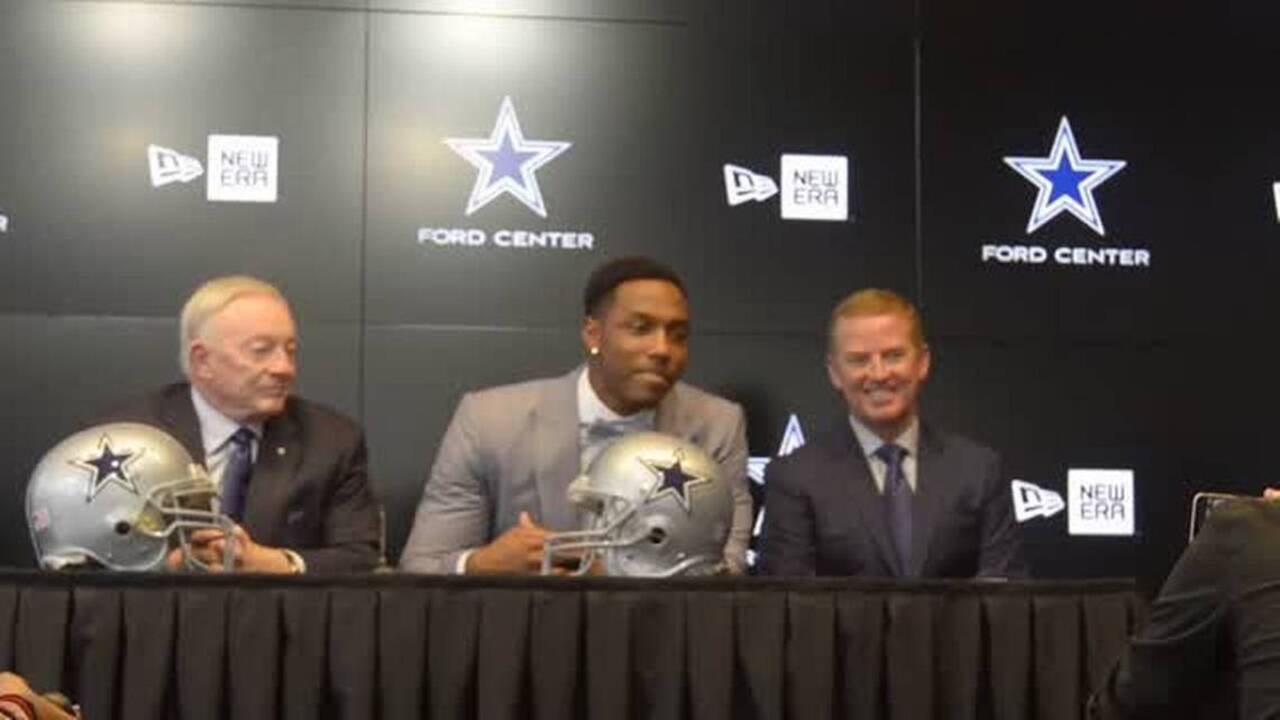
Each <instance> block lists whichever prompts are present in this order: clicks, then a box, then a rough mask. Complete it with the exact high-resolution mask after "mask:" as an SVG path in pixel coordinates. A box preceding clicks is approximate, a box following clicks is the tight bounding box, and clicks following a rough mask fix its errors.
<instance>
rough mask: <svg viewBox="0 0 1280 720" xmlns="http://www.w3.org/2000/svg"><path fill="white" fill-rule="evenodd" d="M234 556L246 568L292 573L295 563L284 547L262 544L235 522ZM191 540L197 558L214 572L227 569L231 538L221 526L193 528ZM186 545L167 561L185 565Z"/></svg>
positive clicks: (239, 566)
mask: <svg viewBox="0 0 1280 720" xmlns="http://www.w3.org/2000/svg"><path fill="white" fill-rule="evenodd" d="M233 534H234V536H235V538H234V543H233V547H232V557H233V559H234V567H235V569H236V570H237V571H242V572H264V573H292V572H294V567H293V565H292V564H291V563H290V562H289V558H288V556H286V555H285V553H284V551H283V550H282V549H280V548H274V547H268V546H266V545H259V544H258V543H256V542H254V541H253V538H251V537H249V533H247V532H245V529H244V528H242V527H240V526H239V525H236V526H235V530H234V533H233ZM187 540H188V542H189V544H190V545H191V554H192V555H193V556H195V559H196V560H199V561H200V562H202V563H204V564H205V565H206V566H208V567H209V569H210V570H212V571H213V572H223V571H224V567H223V552H224V550H225V549H226V546H227V539H226V537H225V535H224V533H223V532H222V531H221V530H214V529H212V528H206V529H202V530H196V531H195V532H192V533H191V534H190V535H189V536H188V537H187ZM183 561H184V559H183V557H182V548H177V549H175V550H173V551H172V552H170V553H169V557H168V559H167V564H168V565H169V568H170V569H175V570H176V569H179V568H181V567H183Z"/></svg>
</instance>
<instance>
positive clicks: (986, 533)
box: [760, 417, 1027, 578]
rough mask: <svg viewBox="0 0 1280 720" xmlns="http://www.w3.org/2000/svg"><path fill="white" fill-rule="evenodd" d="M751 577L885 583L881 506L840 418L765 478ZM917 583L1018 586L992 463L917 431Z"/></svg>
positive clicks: (978, 449)
mask: <svg viewBox="0 0 1280 720" xmlns="http://www.w3.org/2000/svg"><path fill="white" fill-rule="evenodd" d="M764 487H765V504H764V507H765V510H764V513H765V517H764V531H763V536H762V537H761V538H760V552H761V555H760V571H761V572H762V573H763V574H766V575H838V576H859V577H894V576H897V575H899V574H900V573H898V572H896V565H897V562H896V561H895V560H894V559H893V558H894V552H893V544H892V540H891V539H890V535H889V529H888V525H887V524H886V522H885V518H884V498H883V496H882V495H880V493H879V492H878V491H877V490H876V485H875V479H874V478H873V477H872V475H871V468H870V466H869V465H868V464H867V459H866V457H865V456H864V455H863V454H862V448H861V447H860V446H859V445H858V441H857V438H856V436H855V435H854V434H853V428H851V427H850V426H849V420H848V418H845V417H842V418H840V421H839V422H838V423H836V424H835V425H834V426H832V427H831V428H829V429H828V430H827V431H826V432H825V433H823V434H821V435H819V436H817V437H815V438H813V439H812V440H811V441H810V442H809V443H807V444H806V445H805V446H804V447H802V448H800V449H798V450H796V451H795V452H794V453H792V454H791V455H788V456H786V457H782V458H778V459H776V460H774V461H772V462H770V463H769V467H768V469H767V470H766V472H765V486H764ZM909 574H910V575H911V576H914V577H924V578H971V577H975V576H982V577H1025V576H1026V575H1027V564H1026V560H1025V559H1024V557H1023V554H1022V540H1021V535H1020V533H1019V531H1018V527H1017V525H1015V524H1014V521H1013V508H1012V499H1011V497H1010V495H1009V484H1008V482H1007V481H1006V480H1005V479H1004V478H1003V477H1002V476H1001V473H1000V456H999V455H997V454H996V453H995V451H993V450H991V449H990V448H987V447H984V446H982V445H979V444H977V443H974V442H972V441H970V440H966V439H964V438H961V437H958V436H955V435H946V434H942V433H939V432H936V431H934V430H933V429H931V428H930V427H929V426H928V425H925V424H924V423H921V426H920V443H919V448H918V457H917V458H916V492H915V498H914V502H913V505H912V540H911V561H910V573H909Z"/></svg>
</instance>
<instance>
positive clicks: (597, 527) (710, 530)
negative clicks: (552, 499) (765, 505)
mask: <svg viewBox="0 0 1280 720" xmlns="http://www.w3.org/2000/svg"><path fill="white" fill-rule="evenodd" d="M569 500H570V502H572V503H573V504H574V505H575V506H577V508H578V509H579V510H580V511H581V514H582V516H583V518H584V526H585V528H586V529H584V530H581V531H577V532H565V533H556V534H553V535H551V536H549V537H548V538H547V539H546V542H545V545H544V548H543V558H542V572H543V574H544V575H545V574H548V573H550V572H551V569H552V567H553V566H554V565H558V564H562V563H563V562H564V561H566V560H567V561H571V562H572V564H573V565H575V567H574V568H573V571H574V574H585V573H586V572H588V571H589V570H591V569H592V567H593V566H594V565H595V564H597V563H599V569H600V570H602V571H603V572H604V574H606V575H619V576H629V577H671V576H673V575H684V574H688V575H709V574H714V573H716V572H718V571H719V570H720V568H721V566H722V563H723V557H724V544H725V541H726V540H727V539H728V537H729V528H730V526H731V525H732V523H733V497H732V494H731V492H730V490H729V486H728V484H727V483H726V481H725V480H724V478H722V477H721V476H720V467H719V466H718V465H717V464H716V462H715V461H714V460H712V459H711V457H710V456H708V455H707V454H706V452H704V451H703V450H702V449H701V448H699V447H697V446H696V445H694V444H692V443H690V442H687V441H685V440H681V439H680V438H676V437H673V436H670V435H665V434H662V433H656V432H644V433H635V434H632V435H626V436H624V437H622V438H620V439H618V440H616V441H615V442H613V443H612V444H610V445H609V446H608V447H606V448H605V449H604V451H602V452H601V453H600V455H599V456H597V457H596V459H595V460H594V461H592V463H591V466H590V467H589V468H588V469H587V471H586V472H585V473H584V474H582V475H581V476H579V477H578V478H576V479H575V480H574V481H573V482H572V483H570V484H569ZM573 561H576V562H573Z"/></svg>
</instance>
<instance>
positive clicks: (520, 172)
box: [444, 97, 573, 218]
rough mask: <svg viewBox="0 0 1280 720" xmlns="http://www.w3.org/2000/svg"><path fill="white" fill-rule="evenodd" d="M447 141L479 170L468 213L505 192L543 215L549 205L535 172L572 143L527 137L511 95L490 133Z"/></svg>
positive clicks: (504, 100)
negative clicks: (521, 128) (486, 135)
mask: <svg viewBox="0 0 1280 720" xmlns="http://www.w3.org/2000/svg"><path fill="white" fill-rule="evenodd" d="M444 144H445V145H448V146H449V148H450V149H451V150H453V151H454V152H456V153H458V154H459V155H461V156H462V158H463V159H464V160H466V161H467V162H469V163H471V164H472V165H474V166H475V167H476V169H477V170H479V171H480V172H479V173H478V174H477V175H476V184H475V186H474V187H472V188H471V196H470V197H469V198H467V214H468V215H470V214H472V213H474V212H475V211H477V210H479V209H480V208H482V207H484V206H485V205H488V204H489V203H490V202H492V201H493V200H494V199H495V198H497V197H498V196H500V195H502V194H503V193H506V194H508V195H510V196H511V197H513V198H515V199H516V200H519V201H520V202H522V203H524V205H525V207H527V208H529V209H530V210H532V211H534V212H535V213H537V214H538V216H539V217H544V218H545V217H546V216H547V207H546V205H545V204H544V203H543V202H542V190H541V189H540V188H539V187H538V178H537V176H536V175H534V173H535V172H536V171H537V170H538V168H541V167H542V166H543V165H546V164H547V163H549V162H551V161H552V160H554V159H556V157H557V156H559V155H560V154H561V153H563V152H564V151H565V150H568V149H569V148H570V147H571V146H572V145H573V143H568V142H558V141H554V140H526V139H525V137H524V132H523V131H521V130H520V119H519V118H517V117H516V109H515V106H514V105H512V104H511V98H510V97H504V98H503V99H502V107H501V109H499V110H498V121H497V122H496V123H494V125H493V131H492V132H490V133H489V137H487V138H446V139H445V141H444Z"/></svg>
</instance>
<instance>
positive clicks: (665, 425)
mask: <svg viewBox="0 0 1280 720" xmlns="http://www.w3.org/2000/svg"><path fill="white" fill-rule="evenodd" d="M682 397H683V394H682V393H681V391H680V384H679V383H676V385H675V387H672V388H671V391H670V392H668V393H667V395H666V397H664V398H662V402H660V403H658V407H657V409H656V410H655V411H654V413H653V429H654V430H657V431H658V432H661V433H666V434H668V435H675V436H677V437H685V438H686V439H691V440H692V441H693V442H695V443H697V442H701V441H702V438H692V437H687V435H686V433H685V432H684V430H685V426H686V425H687V424H688V423H686V422H685V417H684V406H683V404H682V403H681V398H682Z"/></svg>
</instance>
